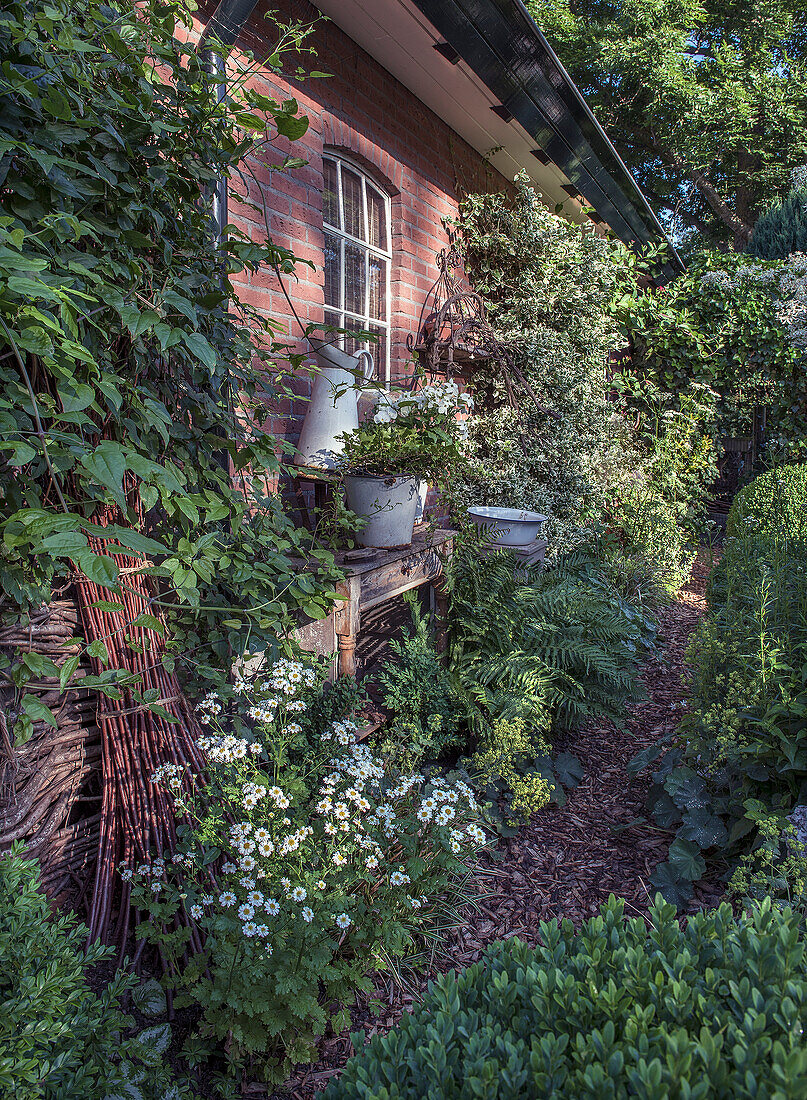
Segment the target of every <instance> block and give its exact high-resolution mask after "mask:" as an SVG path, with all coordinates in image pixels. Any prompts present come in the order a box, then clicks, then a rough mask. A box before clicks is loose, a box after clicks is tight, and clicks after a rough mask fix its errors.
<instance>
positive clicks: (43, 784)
mask: <svg viewBox="0 0 807 1100" xmlns="http://www.w3.org/2000/svg"><path fill="white" fill-rule="evenodd" d="M3 612H5V613H6V615H7V616H8V617H9V618H11V607H10V606H8V605H5V606H4V605H3V604H2V603H0V615H2V613H3ZM78 630H79V616H78V608H77V607H76V603H75V600H71V599H70V598H69V593H67V594H62V598H59V599H55V600H53V602H52V603H50V604H49V605H47V606H45V607H40V608H38V609H37V610H36V611H33V612H32V613H31V614H30V615H29V616H28V618H27V621H26V620H23V621H20V620H19V618H17V617H16V616H15V617H14V618H13V619H11V621H10V622H7V623H6V624H5V625H0V653H2V654H3V655H4V656H6V657H9V658H12V657H14V656H15V655H18V654H20V653H38V654H42V655H43V656H45V657H49V658H50V659H51V660H52V661H53V662H54V663H55V664H56V665H58V666H61V665H63V664H64V663H65V661H67V660H68V659H70V658H71V657H73V656H74V655H75V654H77V653H79V652H80V651H81V648H82V647H81V646H80V644H79V643H78V641H77V640H76V634H77V633H78ZM86 672H87V669H86V668H79V669H78V670H77V672H76V674H75V676H74V679H73V686H72V687H71V689H70V690H68V691H65V692H62V691H61V689H60V686H59V681H58V679H56V678H42V679H39V680H36V681H34V682H29V683H28V684H26V686H25V691H26V692H27V693H28V694H31V695H34V696H35V697H36V698H37V699H38V700H39V701H41V702H42V703H44V704H45V705H46V706H48V707H50V708H51V710H52V711H53V714H54V716H55V718H56V721H57V728H56V729H54V728H53V727H52V726H51V725H49V724H48V723H47V722H44V721H40V722H36V723H34V732H33V735H32V736H31V737H30V739H29V740H28V741H26V742H25V743H24V744H22V745H17V746H14V745H12V741H11V736H12V730H11V729H10V728H9V727H10V725H11V722H10V720H9V716H13V714H14V709H15V708H14V702H15V694H18V693H15V690H14V687H13V685H12V684H11V683H9V682H5V683H4V684H3V685H2V686H0V849H5V848H7V847H8V846H9V845H10V844H12V843H13V842H14V841H25V843H26V847H27V852H28V854H30V855H32V856H35V857H36V858H37V859H38V860H39V861H40V863H41V865H42V879H43V885H44V887H45V889H46V890H47V892H48V894H49V895H50V896H51V897H53V898H58V897H65V898H66V899H69V900H70V902H71V904H72V905H73V907H74V908H80V907H81V905H82V903H83V902H84V899H85V896H86V894H87V891H88V887H89V884H90V882H91V878H92V870H93V867H94V865H95V858H96V853H97V848H98V827H99V824H100V821H101V793H100V792H101V782H100V773H101V733H100V730H99V728H98V725H97V722H96V706H97V702H96V699H95V696H94V695H93V694H92V693H90V692H88V691H82V690H81V689H80V684H81V679H82V678H83V676H84V675H86Z"/></svg>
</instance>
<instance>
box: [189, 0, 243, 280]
mask: <svg viewBox="0 0 807 1100" xmlns="http://www.w3.org/2000/svg"><path fill="white" fill-rule="evenodd" d="M257 6H258V0H220V2H219V5H218V7H217V8H216V10H215V11H214V12H213V14H212V15H211V17H210V19H208V21H207V24H206V26H205V28H204V30H203V31H202V37H201V38H200V39H199V46H198V50H199V53H200V56H201V58H202V63H203V64H204V67H205V69H206V70H207V71H208V73H209V74H210V76H211V77H212V78H213V79H214V80H215V83H216V102H217V103H221V102H222V101H223V99H224V98H225V96H226V95H227V65H226V63H225V60H224V57H223V56H222V53H221V50H220V49H219V48H218V47H219V46H232V45H233V44H234V43H235V42H236V41H237V39H238V36H239V34H240V33H241V31H242V29H243V27H244V24H245V23H246V22H247V20H248V19H249V17H250V15H252V13H253V11H254V10H255V8H256V7H257ZM209 39H212V41H208V40H209ZM212 190H213V221H214V228H215V234H216V241H215V243H216V251H217V252H218V253H219V254H221V253H222V250H223V248H224V244H225V242H226V236H227V235H226V226H227V220H228V218H227V180H226V178H225V177H223V176H220V177H219V178H218V179H217V180H216V181H215V183H214V184H213V187H212ZM220 264H221V274H220V278H221V282H222V287H223V288H225V289H226V283H227V275H226V261H225V260H224V257H223V256H221V255H220Z"/></svg>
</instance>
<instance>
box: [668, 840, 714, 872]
mask: <svg viewBox="0 0 807 1100" xmlns="http://www.w3.org/2000/svg"><path fill="white" fill-rule="evenodd" d="M667 859H668V860H669V862H670V864H671V865H672V866H673V867H674V868H675V870H676V871H677V872H678V874H679V875H680V876H681V878H687V879H689V880H690V882H697V880H698V879H699V878H700V877H701V876H702V875H703V872H704V871H705V870H706V861H705V860H704V858H703V856H702V855H701V852H700V848H699V847H698V846H697V844H693V843H692V841H690V840H683V839H682V838H681V837H680V836H679V837H677V838H676V839H675V840H674V841H673V842H672V844H671V845H670V851H669V853H668V855H667Z"/></svg>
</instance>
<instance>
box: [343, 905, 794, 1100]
mask: <svg viewBox="0 0 807 1100" xmlns="http://www.w3.org/2000/svg"><path fill="white" fill-rule="evenodd" d="M649 920H650V926H649V927H648V926H647V925H646V924H645V921H644V919H642V918H640V917H639V918H635V919H632V920H629V921H624V920H623V902H622V901H621V900H620V901H618V900H616V899H615V898H614V897H611V898H610V899H609V901H608V902H607V903H606V904H605V905H604V906H603V908H602V909H601V911H600V914H599V915H598V916H596V917H592V918H591V920H589V921H588V922H587V923H586V924H585V925H584V926H583V927H582V929H581V931H580V932H579V933H576V932H575V930H574V928H573V926H572V924H571V923H570V922H569V921H563V923H562V924H561V925H560V926H557V925H556V924H554V923H552V924H548V923H542V924H541V925H540V926H539V934H540V940H541V943H542V946H540V947H537V948H531V947H528V946H527V945H526V944H525V943H523V942H522V941H520V940H518V939H510V940H506V941H504V942H500V943H497V944H494V945H493V946H492V947H491V948H490V949H489V950H488V951H487V952H486V954H485V955H484V956H483V958H482V960H481V961H480V962H479V963H477V964H475V965H474V966H471V967H469V968H468V969H467V970H465V971H462V972H461V973H458V974H457V973H450V974H447V975H445V976H444V977H441V978H440V979H439V980H438V981H437V982H435V983H434V984H433V985H432V986H431V987H430V989H429V992H428V994H427V996H426V997H425V999H424V1000H423V1002H422V1003H421V1004H420V1005H419V1006H418V1007H417V1008H416V1009H415V1010H414V1012H412V1014H411V1015H408V1016H406V1017H404V1019H403V1020H402V1022H401V1024H400V1026H399V1027H397V1028H395V1029H394V1030H393V1031H391V1032H389V1033H388V1034H386V1035H377V1036H375V1037H374V1038H373V1039H372V1041H371V1042H370V1043H369V1045H368V1046H367V1047H365V1048H364V1049H363V1050H360V1052H359V1053H358V1054H357V1056H356V1057H354V1058H353V1059H352V1060H351V1061H350V1062H348V1064H347V1066H346V1068H345V1071H344V1073H343V1074H342V1076H341V1077H340V1078H339V1079H338V1080H333V1081H332V1082H331V1083H330V1084H329V1086H328V1087H327V1088H326V1090H325V1092H324V1094H322V1095H323V1096H324V1098H325V1100H337V1098H338V1100H350V1098H353V1097H356V1098H359V1097H360V1098H362V1100H404V1098H406V1100H410V1098H411V1100H454V1098H459V1097H462V1098H463V1100H465V1098H471V1097H473V1098H479V1100H485V1098H487V1100H494V1098H498V1100H503V1098H507V1100H511V1098H512V1100H516V1098H518V1100H521V1098H527V1097H534V1098H543V1097H558V1098H560V1097H564V1098H574V1100H582V1098H592V1100H594V1098H596V1100H615V1098H622V1097H642V1098H644V1100H662V1098H664V1100H678V1098H680V1100H706V1098H710V1100H711V1098H718V1097H720V1098H725V1100H742V1098H745V1097H748V1098H750V1097H754V1098H755V1100H795V1098H797V1097H807V1045H805V1042H804V1037H803V1035H802V1027H803V1024H804V1021H805V1017H806V1016H807V953H806V952H805V940H804V937H803V935H802V933H801V932H800V930H799V926H798V921H797V918H796V917H795V915H794V914H793V913H792V912H791V911H790V910H784V911H781V910H778V909H775V908H772V907H771V904H770V902H768V901H766V902H765V903H763V904H761V905H759V906H757V907H755V908H754V909H752V910H750V911H749V913H748V914H747V915H745V916H742V917H741V918H739V919H735V917H734V915H733V913H732V910H731V907H730V906H729V905H727V904H723V905H721V906H720V907H719V908H718V909H716V910H713V911H712V912H703V913H699V914H698V915H697V916H694V917H691V918H690V919H689V920H688V922H687V923H686V924H685V926H684V927H681V926H680V925H679V922H678V920H677V919H676V911H675V908H674V907H673V906H672V905H669V904H667V903H666V902H664V901H663V900H662V898H661V896H660V895H657V897H656V902H655V905H654V906H653V908H652V909H651V911H650V914H649ZM361 1039H363V1036H360V1037H354V1045H356V1046H357V1047H358V1046H359V1042H360V1040H361Z"/></svg>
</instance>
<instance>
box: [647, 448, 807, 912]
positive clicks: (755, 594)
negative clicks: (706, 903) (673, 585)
mask: <svg viewBox="0 0 807 1100" xmlns="http://www.w3.org/2000/svg"><path fill="white" fill-rule="evenodd" d="M804 491H805V468H804V467H788V468H783V469H782V470H773V471H770V472H769V473H767V474H764V475H762V476H761V477H760V478H758V479H757V480H756V481H754V482H752V483H751V484H750V485H749V486H748V487H747V488H746V489H745V490H743V492H742V493H740V495H739V496H738V497H737V500H736V502H735V504H734V507H733V509H732V513H731V516H730V529H731V534H730V535H729V536H728V537H727V538H726V541H725V544H724V553H723V558H722V560H721V561H720V562H719V564H718V565H717V566H716V567H715V569H714V570H713V572H712V576H711V578H710V583H709V589H708V601H709V614H708V616H707V618H706V619H705V620H704V622H703V623H702V625H701V626H700V628H699V629H698V631H697V632H696V634H695V635H694V637H693V641H692V643H691V647H690V653H689V656H690V659H691V662H692V675H691V684H690V697H689V703H688V706H687V708H686V709H685V712H684V717H683V719H682V722H681V724H680V726H679V729H678V734H677V737H676V739H675V741H676V743H675V745H674V746H673V747H672V749H671V750H670V751H669V752H668V753H667V754H666V755H665V756H664V758H663V760H661V761H660V763H658V764H656V771H655V772H654V774H653V779H654V787H653V788H652V790H651V799H650V801H651V806H652V809H653V814H654V816H655V819H656V822H657V823H658V824H659V825H661V826H663V827H665V828H675V829H676V840H675V841H674V843H673V844H672V846H671V848H670V854H669V859H668V861H667V862H666V863H664V864H662V865H661V866H660V867H659V868H657V869H656V871H655V872H654V874H653V877H652V879H651V881H652V882H653V883H654V885H655V886H656V887H657V888H658V889H660V890H662V891H663V892H664V894H665V896H666V897H667V898H668V899H669V900H674V901H676V902H677V903H681V902H684V901H686V900H687V899H688V898H689V897H690V896H691V893H692V887H691V882H692V881H693V880H696V879H698V878H700V877H701V875H702V874H703V873H704V870H705V867H706V860H707V859H709V860H719V861H721V862H724V861H726V860H728V861H733V860H734V859H736V857H737V856H738V855H741V854H742V853H743V852H744V851H747V850H748V849H749V848H750V847H752V846H753V845H754V843H755V842H756V840H757V838H758V836H759V835H760V829H759V825H760V822H764V820H765V813H766V812H767V814H769V815H770V814H779V815H785V814H787V813H789V811H790V810H791V809H792V808H793V806H794V805H796V804H797V803H804V802H807V665H805V661H804V654H805V652H807V538H806V537H805V535H804V533H803V525H804V519H803V509H804ZM791 525H792V526H791ZM661 751H663V750H662V749H660V748H655V749H652V750H647V751H646V752H645V753H642V754H640V755H639V757H637V758H636V761H635V762H634V766H635V767H636V768H637V769H638V768H639V767H642V766H647V765H649V764H650V762H651V760H652V758H653V756H654V754H655V755H656V756H658V755H659V754H660V752H661ZM724 866H725V862H724Z"/></svg>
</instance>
